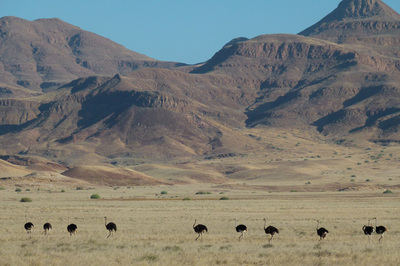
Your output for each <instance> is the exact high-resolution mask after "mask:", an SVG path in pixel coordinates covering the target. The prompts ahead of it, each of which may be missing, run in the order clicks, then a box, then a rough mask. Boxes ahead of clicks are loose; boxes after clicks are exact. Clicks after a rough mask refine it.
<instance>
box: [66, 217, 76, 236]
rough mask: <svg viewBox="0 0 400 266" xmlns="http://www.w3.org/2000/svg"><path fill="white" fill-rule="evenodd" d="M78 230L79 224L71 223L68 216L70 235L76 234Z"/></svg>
mask: <svg viewBox="0 0 400 266" xmlns="http://www.w3.org/2000/svg"><path fill="white" fill-rule="evenodd" d="M77 230H78V226H76V224H70V223H69V217H68V226H67V231H68V233H69V236H70V237H71V236H72V234H74V235H75V234H76V231H77Z"/></svg>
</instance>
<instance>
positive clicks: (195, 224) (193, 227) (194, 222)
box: [193, 220, 196, 228]
mask: <svg viewBox="0 0 400 266" xmlns="http://www.w3.org/2000/svg"><path fill="white" fill-rule="evenodd" d="M195 225H196V220H194V224H193V228H194V226H195Z"/></svg>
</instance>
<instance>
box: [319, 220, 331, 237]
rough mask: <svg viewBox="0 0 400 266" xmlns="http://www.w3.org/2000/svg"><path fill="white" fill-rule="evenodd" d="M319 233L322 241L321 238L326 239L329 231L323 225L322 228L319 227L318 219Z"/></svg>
mask: <svg viewBox="0 0 400 266" xmlns="http://www.w3.org/2000/svg"><path fill="white" fill-rule="evenodd" d="M317 222H318V223H317V234H318V236H319V241H321V240H324V238H325V237H326V234H328V233H329V231H328V230H326V229H325V228H323V227H321V228H318V226H319V221H318V220H317Z"/></svg>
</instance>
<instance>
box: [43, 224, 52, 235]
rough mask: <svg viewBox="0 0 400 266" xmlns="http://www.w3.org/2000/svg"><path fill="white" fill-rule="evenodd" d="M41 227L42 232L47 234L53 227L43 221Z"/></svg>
mask: <svg viewBox="0 0 400 266" xmlns="http://www.w3.org/2000/svg"><path fill="white" fill-rule="evenodd" d="M43 229H44V234H45V235H48V234H50V231H51V229H53V227H52V226H51V224H50V223H45V224H44V225H43Z"/></svg>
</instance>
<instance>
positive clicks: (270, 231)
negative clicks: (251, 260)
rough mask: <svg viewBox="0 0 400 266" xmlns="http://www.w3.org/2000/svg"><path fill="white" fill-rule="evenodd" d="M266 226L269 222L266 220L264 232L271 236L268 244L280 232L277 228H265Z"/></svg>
mask: <svg viewBox="0 0 400 266" xmlns="http://www.w3.org/2000/svg"><path fill="white" fill-rule="evenodd" d="M266 225H267V220H266V219H265V218H264V231H265V233H266V234H267V235H271V238H270V239H269V240H268V242H271V240H272V238H273V237H274V235H275V234H279V230H278V228H276V227H275V226H272V225H270V226H268V227H265V226H266Z"/></svg>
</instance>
